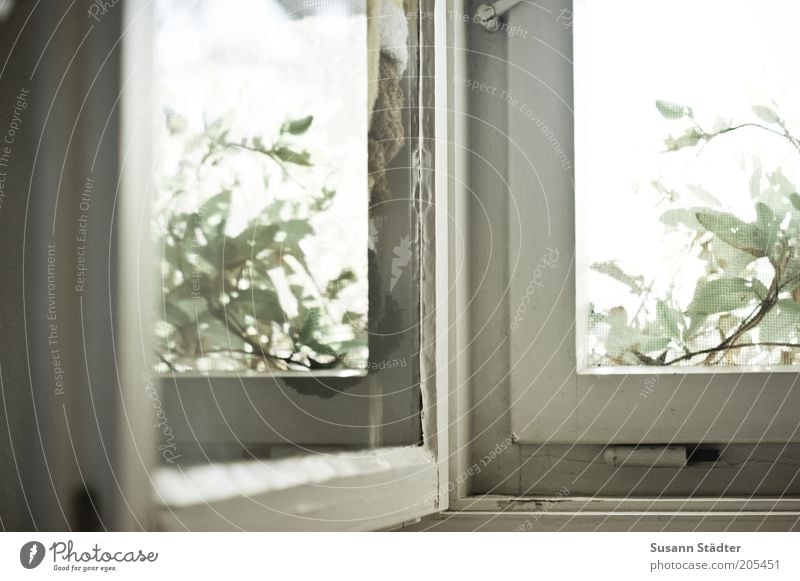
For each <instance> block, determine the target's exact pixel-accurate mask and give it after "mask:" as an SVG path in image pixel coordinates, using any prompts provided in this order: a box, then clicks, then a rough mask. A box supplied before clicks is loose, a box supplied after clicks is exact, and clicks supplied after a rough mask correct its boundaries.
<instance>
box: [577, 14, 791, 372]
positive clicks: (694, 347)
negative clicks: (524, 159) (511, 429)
mask: <svg viewBox="0 0 800 581" xmlns="http://www.w3.org/2000/svg"><path fill="white" fill-rule="evenodd" d="M581 10H582V13H581V15H582V20H581V21H580V24H579V28H578V29H577V30H576V33H577V34H580V35H581V44H580V46H581V47H583V49H584V50H582V51H581V52H579V53H577V54H576V60H578V61H579V62H580V66H579V68H578V70H577V73H576V86H578V87H579V88H580V91H579V92H576V98H577V99H578V102H577V104H576V127H577V128H578V129H577V134H576V147H577V151H578V160H577V163H576V168H577V174H576V205H577V209H578V221H577V225H576V227H577V233H578V243H577V253H578V255H577V268H578V271H577V276H578V290H577V292H578V328H579V338H578V351H579V353H578V365H579V367H580V368H581V369H582V370H584V371H588V372H591V370H592V368H597V367H615V366H634V367H636V366H646V367H648V370H649V371H653V370H655V371H674V369H675V368H678V367H680V368H685V367H692V366H693V367H700V368H702V367H710V368H714V369H715V370H716V369H719V368H738V369H740V370H741V369H748V368H769V369H771V370H781V369H782V370H786V371H790V370H796V367H795V366H796V365H797V364H798V363H800V237H798V233H800V196H798V194H797V185H796V184H798V183H800V140H798V134H799V132H800V125H799V124H798V123H799V122H800V116H799V115H800V110H798V108H797V105H796V103H798V97H800V94H798V88H797V83H795V82H794V80H793V79H792V76H791V75H790V74H788V71H790V70H792V67H793V62H794V60H793V59H794V57H793V55H794V47H793V45H792V44H791V41H790V39H791V36H792V34H791V30H792V29H791V24H790V23H791V22H793V21H794V20H795V18H796V17H797V16H798V8H797V6H796V5H795V4H794V3H791V2H783V1H774V2H768V3H756V2H749V3H734V4H732V3H730V2H721V1H707V2H684V1H680V2H661V3H657V4H656V5H654V6H653V7H648V9H647V10H641V7H640V6H639V5H638V4H636V3H634V2H630V1H627V0H615V1H612V2H603V3H602V5H598V3H591V2H586V3H582V5H581ZM632 13H635V14H636V24H635V26H620V25H619V23H620V22H621V21H625V20H627V19H628V18H629V16H628V15H630V14H632ZM776 14H781V17H780V18H776ZM611 29H613V30H614V31H615V33H614V34H608V31H609V30H611ZM743 31H747V35H746V42H743V41H742V39H743V37H742V33H743ZM687 39H691V41H689V40H687ZM632 47H636V49H635V50H632ZM620 87H624V90H620Z"/></svg>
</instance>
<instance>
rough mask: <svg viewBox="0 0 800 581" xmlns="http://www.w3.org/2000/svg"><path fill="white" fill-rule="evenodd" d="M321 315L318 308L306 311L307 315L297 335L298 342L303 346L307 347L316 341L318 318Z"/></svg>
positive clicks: (318, 326) (318, 325)
mask: <svg viewBox="0 0 800 581" xmlns="http://www.w3.org/2000/svg"><path fill="white" fill-rule="evenodd" d="M321 317H322V313H321V311H320V309H319V308H317V307H314V308H313V309H309V310H308V315H307V316H306V320H305V322H304V323H303V326H302V328H301V329H300V333H299V334H298V341H300V343H302V344H304V345H309V344H310V343H312V342H314V341H315V340H316V336H315V335H316V332H317V331H318V330H319V328H320V318H321Z"/></svg>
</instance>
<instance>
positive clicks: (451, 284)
mask: <svg viewBox="0 0 800 581" xmlns="http://www.w3.org/2000/svg"><path fill="white" fill-rule="evenodd" d="M466 9H467V7H465V3H464V2H463V1H456V2H453V6H452V7H449V8H448V10H449V13H448V18H447V25H448V39H447V44H446V45H445V46H443V47H439V49H438V50H439V51H440V53H439V56H440V57H443V56H444V57H445V58H446V63H445V66H446V72H445V73H441V70H442V68H441V67H440V74H439V75H437V78H438V79H443V80H446V82H447V85H448V87H447V91H448V92H447V95H448V99H447V103H446V104H444V105H445V106H446V107H447V123H448V127H447V133H444V132H441V131H440V132H439V133H438V135H447V143H446V149H447V168H446V172H442V171H439V172H438V173H437V175H440V176H441V175H446V177H447V183H446V187H447V192H448V196H447V201H448V205H449V207H448V210H447V212H446V213H443V215H444V216H446V223H445V225H444V226H445V227H446V228H447V243H448V249H449V254H448V258H449V263H448V265H447V267H448V268H447V272H448V280H447V281H445V283H443V284H446V285H447V286H446V289H447V290H446V293H445V294H444V296H443V298H442V299H441V301H437V302H439V304H442V305H444V304H446V305H447V317H448V319H447V320H445V321H443V322H442V323H440V328H442V329H447V330H448V333H447V336H446V340H447V346H448V354H447V357H448V359H447V361H448V366H449V372H450V377H449V382H448V383H449V386H448V393H447V410H448V413H447V416H446V417H444V418H441V419H440V421H441V422H444V423H441V424H440V425H442V426H447V428H448V429H447V438H448V442H449V446H448V454H447V460H448V478H443V479H442V482H444V483H447V484H448V486H447V487H444V486H440V490H441V491H442V492H443V493H445V492H447V491H448V490H449V494H447V496H448V499H449V501H454V500H457V499H458V498H462V497H464V496H467V495H468V494H469V493H470V490H469V485H470V482H469V480H468V479H464V480H462V481H461V482H458V479H457V475H459V474H461V473H463V472H464V470H465V468H466V467H467V466H468V465H469V455H470V451H471V442H470V440H471V438H472V425H471V421H470V418H471V415H472V414H471V409H470V405H471V404H470V400H471V397H470V392H469V390H468V389H465V387H466V386H467V385H468V383H469V379H470V366H471V364H472V362H471V361H470V353H469V349H468V348H466V346H467V345H469V342H470V339H471V335H470V309H469V308H468V305H469V303H470V291H469V283H470V281H469V276H470V270H471V269H470V254H469V251H468V242H467V240H465V235H464V234H462V233H467V232H469V212H468V208H469V200H468V197H469V195H470V192H469V189H468V187H467V183H468V177H467V174H468V156H467V154H466V150H465V146H466V144H467V123H466V115H467V108H468V104H467V94H466V89H465V88H464V87H463V86H462V84H461V83H459V82H457V80H458V79H461V78H466V76H467V72H466V71H467V26H468V21H467V20H465V18H464V16H465V14H466V13H465V10H466ZM437 94H438V90H437ZM437 110H438V111H440V112H441V111H442V109H440V108H438V107H437ZM441 141H442V140H439V142H437V143H440V142H441ZM442 187H444V186H441V187H440V191H441V188H442ZM440 272H443V270H442V269H440ZM440 312H441V311H440ZM450 475H452V478H451V477H450ZM451 484H452V485H451Z"/></svg>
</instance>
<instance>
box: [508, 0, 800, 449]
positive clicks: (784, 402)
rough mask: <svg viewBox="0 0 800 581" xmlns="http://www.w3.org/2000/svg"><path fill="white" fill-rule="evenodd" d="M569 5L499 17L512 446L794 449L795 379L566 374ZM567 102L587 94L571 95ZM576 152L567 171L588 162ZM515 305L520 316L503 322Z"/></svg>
mask: <svg viewBox="0 0 800 581" xmlns="http://www.w3.org/2000/svg"><path fill="white" fill-rule="evenodd" d="M571 8H572V5H571V2H569V1H568V0H558V1H556V2H553V3H549V4H548V6H547V7H542V6H538V5H534V4H522V5H520V6H518V7H517V8H516V9H515V10H513V11H511V12H510V13H509V14H508V18H509V24H510V25H511V26H517V27H519V29H520V30H525V31H530V33H531V34H530V35H529V36H528V37H527V38H525V37H523V36H521V35H517V36H511V37H510V38H509V39H508V43H509V49H508V64H507V65H506V66H508V72H509V76H510V81H509V95H510V97H511V99H513V100H515V101H509V103H508V106H507V112H508V116H509V122H508V125H509V180H510V184H511V203H510V207H509V214H508V223H507V224H497V225H495V227H496V228H498V229H499V228H508V230H509V234H510V245H509V252H508V261H509V268H510V291H509V297H510V298H509V304H510V312H509V323H508V325H509V328H510V329H511V330H510V332H509V340H510V345H511V359H510V363H509V373H510V377H511V395H510V406H509V407H510V410H511V431H512V432H513V433H515V434H517V436H518V437H519V440H520V441H521V442H523V443H549V444H555V443H562V444H566V443H574V442H578V443H587V444H609V443H618V444H631V443H654V444H669V443H687V442H689V443H691V442H719V443H728V442H739V443H757V442H761V443H764V442H775V443H777V442H786V441H798V439H799V438H800V433H799V432H798V423H797V410H798V409H800V390H798V389H796V388H795V382H796V380H797V375H795V374H773V375H770V374H766V373H751V374H717V375H710V374H698V373H693V374H681V375H678V374H673V375H658V376H654V375H636V374H630V375H586V376H578V375H576V356H575V270H574V264H573V259H574V253H575V243H574V235H575V232H574V228H575V212H576V211H578V212H580V206H578V207H577V208H576V207H575V204H574V199H573V194H574V192H573V184H572V171H571V168H570V167H565V166H563V165H562V163H560V162H559V158H558V154H557V150H556V147H555V142H554V141H553V139H557V140H558V142H559V143H560V145H561V146H562V148H563V150H564V151H565V152H566V153H567V156H568V158H569V160H572V159H573V155H572V143H573V138H572V135H573V84H572V60H571V59H572V41H573V33H574V34H575V40H576V42H578V43H579V42H580V38H581V37H580V13H577V14H576V15H575V28H572V26H567V25H566V23H565V21H564V19H563V18H562V19H561V20H559V15H560V14H564V13H566V14H568V15H569V18H570V20H569V21H566V22H569V23H570V24H571V22H572V20H571V13H570V12H569V10H570V9H571ZM576 8H577V9H579V6H577V7H576ZM562 11H566V12H562ZM582 50H591V48H590V47H581V46H580V45H577V48H576V55H579V54H580V51H582ZM498 66H503V65H502V64H501V63H498ZM576 66H577V67H579V66H580V61H578V62H576ZM578 78H579V77H578ZM575 95H576V97H578V99H580V98H581V97H582V98H591V96H590V95H585V94H584V93H583V92H582V91H581V87H576V92H575ZM575 110H576V111H577V112H578V113H579V112H580V101H579V100H578V102H577V103H576V105H575ZM540 121H541V122H542V123H543V124H544V126H545V127H546V130H545V129H543V128H541V125H540V124H539V122H540ZM551 136H552V137H551ZM576 153H577V154H578V155H577V159H576V161H575V163H576V164H579V163H581V156H587V155H591V152H581V151H577V152H576ZM598 195H601V193H599V194H598ZM610 227H614V225H610ZM548 249H556V250H557V251H558V256H559V259H558V260H557V261H556V265H555V267H553V268H550V267H545V268H544V274H543V275H542V277H541V283H542V287H534V288H535V293H534V294H533V295H532V296H531V294H530V292H529V289H530V288H532V287H531V280H532V277H534V274H533V272H534V270H535V265H536V264H537V262H538V261H539V260H540V257H541V256H544V255H547V254H548V252H549V250H548ZM521 305H525V307H524V309H525V310H524V313H523V320H522V321H518V322H517V325H516V326H514V316H515V314H518V313H517V311H518V309H520V308H521ZM515 329H516V330H515ZM651 378H653V381H650V380H651Z"/></svg>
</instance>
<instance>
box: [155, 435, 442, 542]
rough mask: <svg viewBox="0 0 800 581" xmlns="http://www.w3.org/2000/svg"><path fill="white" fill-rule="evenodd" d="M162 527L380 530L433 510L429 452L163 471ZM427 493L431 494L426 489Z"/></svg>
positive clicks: (433, 468) (434, 469)
mask: <svg viewBox="0 0 800 581" xmlns="http://www.w3.org/2000/svg"><path fill="white" fill-rule="evenodd" d="M155 481H156V490H157V492H158V495H159V496H160V497H161V498H163V499H164V508H163V509H162V510H161V511H160V519H159V522H160V528H161V529H163V530H172V531H180V530H192V531H198V530H206V531H208V530H213V531H221V530H226V531H227V530H246V531H254V530H258V531H269V530H279V531H289V530H301V531H310V530H375V529H380V528H386V527H389V526H392V525H396V524H399V523H402V522H405V521H409V520H412V519H416V518H419V517H421V516H424V515H426V514H430V513H432V512H435V511H436V506H437V503H438V498H437V493H436V484H437V481H438V466H437V462H436V459H435V457H434V455H433V454H432V453H431V452H430V451H427V450H425V449H424V447H413V448H395V449H383V450H376V451H371V452H361V453H355V454H341V455H324V456H323V455H320V456H313V455H312V456H305V457H302V458H297V459H291V460H283V461H272V462H261V463H259V462H240V463H231V464H211V465H205V466H198V467H196V468H191V469H189V470H180V469H177V468H161V469H159V470H158V472H157V473H156V476H155ZM426 491H427V492H426Z"/></svg>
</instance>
